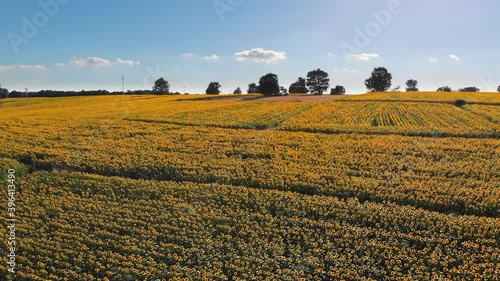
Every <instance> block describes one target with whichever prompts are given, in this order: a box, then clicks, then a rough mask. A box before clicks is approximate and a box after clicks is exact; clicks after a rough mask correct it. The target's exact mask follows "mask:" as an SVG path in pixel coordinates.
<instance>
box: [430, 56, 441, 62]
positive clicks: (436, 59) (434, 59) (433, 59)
mask: <svg viewBox="0 0 500 281" xmlns="http://www.w3.org/2000/svg"><path fill="white" fill-rule="evenodd" d="M438 61H439V60H438V58H435V57H432V58H429V62H431V63H436V62H438Z"/></svg>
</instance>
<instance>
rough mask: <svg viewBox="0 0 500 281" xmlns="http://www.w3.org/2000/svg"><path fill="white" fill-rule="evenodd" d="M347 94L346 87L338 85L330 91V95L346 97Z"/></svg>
mask: <svg viewBox="0 0 500 281" xmlns="http://www.w3.org/2000/svg"><path fill="white" fill-rule="evenodd" d="M345 92H346V91H345V88H344V86H340V85H337V86H335V88H332V89H331V90H330V95H345Z"/></svg>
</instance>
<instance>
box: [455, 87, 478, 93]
mask: <svg viewBox="0 0 500 281" xmlns="http://www.w3.org/2000/svg"><path fill="white" fill-rule="evenodd" d="M458 91H459V92H466V93H477V92H480V91H481V90H479V88H478V87H474V86H471V87H465V88H462V89H459V90H458Z"/></svg>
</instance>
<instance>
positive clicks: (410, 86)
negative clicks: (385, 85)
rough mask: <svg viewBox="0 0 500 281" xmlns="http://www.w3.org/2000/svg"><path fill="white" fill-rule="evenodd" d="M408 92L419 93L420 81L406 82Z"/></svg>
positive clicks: (411, 80)
mask: <svg viewBox="0 0 500 281" xmlns="http://www.w3.org/2000/svg"><path fill="white" fill-rule="evenodd" d="M406 91H407V92H418V81H417V80H413V79H410V80H408V81H406Z"/></svg>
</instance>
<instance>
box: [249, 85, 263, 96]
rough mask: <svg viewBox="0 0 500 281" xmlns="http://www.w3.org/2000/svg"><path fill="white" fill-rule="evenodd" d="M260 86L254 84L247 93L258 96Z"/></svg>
mask: <svg viewBox="0 0 500 281" xmlns="http://www.w3.org/2000/svg"><path fill="white" fill-rule="evenodd" d="M259 92H260V91H259V86H257V84H255V83H252V84H250V85H248V90H247V93H249V94H256V93H259Z"/></svg>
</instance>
